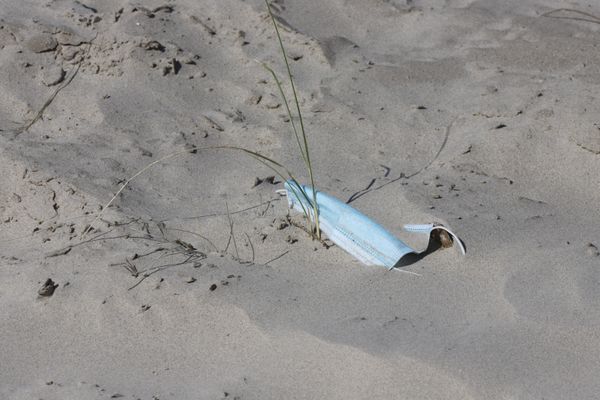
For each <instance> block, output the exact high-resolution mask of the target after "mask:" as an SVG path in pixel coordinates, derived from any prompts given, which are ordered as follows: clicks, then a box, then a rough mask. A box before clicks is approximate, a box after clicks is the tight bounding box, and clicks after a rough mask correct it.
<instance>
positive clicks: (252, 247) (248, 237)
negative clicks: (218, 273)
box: [244, 232, 254, 264]
mask: <svg viewBox="0 0 600 400" xmlns="http://www.w3.org/2000/svg"><path fill="white" fill-rule="evenodd" d="M244 235H246V238H247V239H248V243H250V248H251V249H252V261H251V263H252V264H254V245H253V244H252V240H250V236H248V234H247V233H246V232H244Z"/></svg>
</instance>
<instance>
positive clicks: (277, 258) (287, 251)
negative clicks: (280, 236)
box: [263, 250, 290, 265]
mask: <svg viewBox="0 0 600 400" xmlns="http://www.w3.org/2000/svg"><path fill="white" fill-rule="evenodd" d="M289 252H290V251H289V250H286V251H284V252H283V253H281V254H280V255H278V256H277V257H275V258H272V259H270V260H269V261H267V262H266V263H263V265H269V264H270V263H272V262H273V261H277V260H279V259H280V258H281V257H283V256H285V255H286V254H287V253H289Z"/></svg>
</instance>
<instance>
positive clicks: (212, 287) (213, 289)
mask: <svg viewBox="0 0 600 400" xmlns="http://www.w3.org/2000/svg"><path fill="white" fill-rule="evenodd" d="M216 288H217V284H216V283H213V284H212V285H210V287H209V288H208V290H210V291H211V292H214V291H215V289H216Z"/></svg>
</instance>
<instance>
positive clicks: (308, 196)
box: [284, 180, 466, 269]
mask: <svg viewBox="0 0 600 400" xmlns="http://www.w3.org/2000/svg"><path fill="white" fill-rule="evenodd" d="M284 188H285V195H286V196H287V199H288V205H289V206H290V208H293V209H294V210H296V211H300V212H303V213H305V214H307V216H308V217H309V218H311V219H314V208H313V206H312V204H313V198H314V197H313V189H312V187H310V186H305V185H299V184H298V183H296V182H295V181H291V180H288V181H286V182H285V184H284ZM316 201H317V206H318V210H319V225H320V228H321V231H322V232H323V233H325V234H326V235H327V237H328V238H329V239H330V240H331V241H332V242H334V243H335V244H336V245H337V246H339V247H341V248H342V249H344V250H345V251H347V252H348V253H350V254H351V255H353V256H354V257H356V258H357V259H358V260H360V261H361V262H362V263H364V264H366V265H380V266H385V267H387V268H389V269H393V268H394V267H395V266H398V265H400V264H401V263H400V261H401V260H403V258H406V259H408V258H409V257H405V256H408V255H413V256H419V255H422V256H424V255H425V254H428V253H430V252H432V251H434V250H435V249H437V248H439V247H440V245H441V247H451V246H453V245H454V246H457V247H458V248H459V250H460V251H461V253H462V254H466V250H465V246H464V244H463V242H462V241H461V240H460V239H459V238H458V236H456V235H455V234H454V233H453V232H452V231H450V230H449V229H448V228H446V227H444V226H442V225H439V224H419V225H404V229H405V230H406V231H408V232H412V233H420V234H426V235H429V245H428V246H427V250H425V251H423V252H418V251H416V250H414V249H412V248H411V247H409V246H408V245H407V244H406V243H404V242H403V241H401V240H400V239H398V238H396V237H395V236H394V235H392V234H391V233H389V232H388V231H387V230H385V228H383V227H382V226H381V225H379V224H378V223H376V222H375V221H373V220H371V219H370V218H369V217H367V216H366V215H364V214H362V213H361V212H360V211H358V210H356V209H354V208H353V207H351V206H349V205H348V204H346V203H344V202H342V201H340V200H338V199H336V198H335V197H332V196H329V195H327V194H325V193H322V192H319V191H317V193H316ZM436 246H437V247H436Z"/></svg>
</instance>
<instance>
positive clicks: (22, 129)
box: [13, 58, 83, 137]
mask: <svg viewBox="0 0 600 400" xmlns="http://www.w3.org/2000/svg"><path fill="white" fill-rule="evenodd" d="M82 61H83V58H82V59H81V61H79V62H78V63H77V66H76V67H75V69H74V70H73V72H72V73H71V74H70V76H69V77H68V78H67V79H66V80H65V81H64V82H63V83H62V84H61V85H60V86H59V87H57V88H56V89H55V90H54V92H53V93H52V95H51V96H50V97H49V98H48V100H46V102H45V103H44V104H43V105H42V107H41V108H40V109H39V110H38V112H37V113H36V114H35V116H34V117H33V118H32V119H31V121H29V122H28V123H26V124H25V125H23V126H22V127H20V128H17V129H15V130H14V131H13V133H14V136H15V137H17V136H18V135H20V134H21V133H23V132H25V131H27V130H28V129H29V128H31V126H33V124H35V123H36V122H37V121H38V120H39V119H40V118H42V115H43V114H44V111H46V108H48V106H49V105H50V104H52V102H53V101H54V99H55V98H56V96H57V95H58V93H59V92H60V91H61V90H63V89H64V88H66V87H67V86H68V85H69V84H70V83H71V81H73V78H75V75H77V73H78V72H79V68H80V67H81V63H82Z"/></svg>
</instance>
